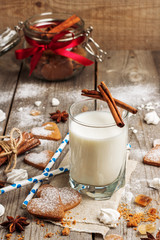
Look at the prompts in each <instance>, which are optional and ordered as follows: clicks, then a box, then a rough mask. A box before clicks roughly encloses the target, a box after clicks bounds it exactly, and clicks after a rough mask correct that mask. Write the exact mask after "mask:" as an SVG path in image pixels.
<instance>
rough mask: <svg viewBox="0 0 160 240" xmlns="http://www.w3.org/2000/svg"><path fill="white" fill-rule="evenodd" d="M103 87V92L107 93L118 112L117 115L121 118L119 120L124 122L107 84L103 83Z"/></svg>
mask: <svg viewBox="0 0 160 240" xmlns="http://www.w3.org/2000/svg"><path fill="white" fill-rule="evenodd" d="M101 86H102V88H103V90H104V91H105V93H106V94H107V96H108V97H109V99H110V101H111V102H112V104H113V106H114V108H115V110H116V112H117V115H118V116H119V119H120V120H121V122H123V120H122V118H121V114H120V113H119V111H118V108H117V106H116V103H115V101H114V99H113V97H112V95H111V93H110V91H109V89H108V88H107V86H106V84H105V83H104V82H101Z"/></svg>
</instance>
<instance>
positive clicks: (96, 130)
mask: <svg viewBox="0 0 160 240" xmlns="http://www.w3.org/2000/svg"><path fill="white" fill-rule="evenodd" d="M120 112H121V114H122V118H123V121H124V123H125V126H124V127H123V128H119V127H117V125H116V123H115V121H114V119H113V116H112V114H111V112H110V110H109V108H108V105H107V103H106V102H103V101H101V100H95V99H89V100H82V101H79V102H76V103H74V104H72V106H71V107H70V110H69V116H70V118H69V134H70V137H69V138H70V140H69V142H70V157H71V162H70V185H71V186H72V188H74V189H76V190H78V191H80V192H82V193H84V194H86V195H88V196H90V197H92V198H95V199H97V200H101V199H109V198H110V197H111V196H112V194H113V193H114V191H116V190H118V189H119V188H121V187H122V186H124V184H125V166H126V145H127V142H128V112H127V111H125V110H122V109H120Z"/></svg>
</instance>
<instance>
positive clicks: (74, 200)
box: [37, 184, 82, 211]
mask: <svg viewBox="0 0 160 240" xmlns="http://www.w3.org/2000/svg"><path fill="white" fill-rule="evenodd" d="M52 188H53V186H52V185H49V184H43V185H42V186H41V187H40V188H39V189H38V191H37V196H38V197H39V196H40V195H41V192H42V190H43V189H48V191H50V189H52ZM58 190H59V194H60V198H61V201H62V204H63V207H64V211H67V210H69V209H72V208H74V207H76V206H77V205H78V204H79V203H80V202H81V200H82V197H81V195H80V193H79V192H77V191H76V190H74V189H72V188H69V187H63V188H58Z"/></svg>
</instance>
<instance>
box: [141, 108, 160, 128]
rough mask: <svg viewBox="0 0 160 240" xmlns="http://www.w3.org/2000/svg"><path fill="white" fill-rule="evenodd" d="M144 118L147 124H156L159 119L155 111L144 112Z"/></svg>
mask: <svg viewBox="0 0 160 240" xmlns="http://www.w3.org/2000/svg"><path fill="white" fill-rule="evenodd" d="M144 120H145V121H146V122H147V124H154V125H157V124H158V123H159V121H160V118H159V117H158V115H157V113H156V112H155V111H152V112H149V113H146V115H145V117H144Z"/></svg>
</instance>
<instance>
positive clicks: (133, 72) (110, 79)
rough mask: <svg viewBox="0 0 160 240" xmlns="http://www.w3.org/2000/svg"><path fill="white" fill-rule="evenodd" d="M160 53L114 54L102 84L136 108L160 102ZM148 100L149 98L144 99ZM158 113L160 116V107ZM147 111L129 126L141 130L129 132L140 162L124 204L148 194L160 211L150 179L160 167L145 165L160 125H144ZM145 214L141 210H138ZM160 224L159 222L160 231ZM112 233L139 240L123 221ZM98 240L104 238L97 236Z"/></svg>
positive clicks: (106, 65)
mask: <svg viewBox="0 0 160 240" xmlns="http://www.w3.org/2000/svg"><path fill="white" fill-rule="evenodd" d="M159 63H160V53H159V52H153V53H152V52H150V51H129V52H126V51H111V52H110V57H109V58H108V59H107V58H106V61H105V62H104V63H103V64H99V66H98V67H99V69H98V79H97V81H98V84H99V83H100V81H102V80H103V81H105V82H106V84H107V85H108V86H109V89H110V90H111V93H112V94H113V96H114V97H115V98H119V99H121V100H122V101H125V102H126V103H129V104H130V105H134V106H135V107H137V106H141V104H144V105H145V104H146V103H148V102H152V103H154V102H159V100H160V98H159V96H160V95H159V93H160V85H159V73H160V71H159V70H160V68H159ZM144 98H145V99H144ZM155 111H156V112H157V114H158V115H160V108H159V107H158V108H156V109H155ZM146 112H147V110H145V109H141V110H139V111H138V114H137V115H136V116H131V117H130V118H129V127H134V128H135V129H137V133H136V134H134V133H133V132H132V130H129V142H130V143H131V146H132V149H131V154H130V159H134V160H136V161H137V162H138V166H137V168H136V170H135V171H134V173H133V174H132V177H131V179H130V182H129V184H128V185H127V186H126V188H125V189H126V197H125V196H124V197H123V201H125V202H127V193H129V194H131V193H132V194H133V196H136V195H138V194H145V195H148V196H150V197H151V198H152V199H153V201H152V206H154V207H156V208H157V209H159V206H158V202H159V196H158V192H157V191H155V190H153V189H151V188H148V183H147V180H149V179H153V178H154V177H159V168H158V167H154V166H149V165H145V164H143V162H142V159H143V156H144V155H145V154H146V153H147V151H149V150H150V149H151V148H152V143H153V139H156V138H159V131H160V125H159V124H158V125H156V126H154V125H147V124H146V123H145V122H144V115H145V113H146ZM129 205H130V206H131V208H132V209H137V206H136V205H135V204H134V203H133V199H132V202H130V203H129ZM138 210H139V211H141V210H142V209H141V208H138ZM159 225H160V223H159V221H157V230H158V227H159ZM109 233H114V234H120V235H122V236H123V237H124V239H133V240H134V239H137V234H136V232H135V231H134V230H133V229H129V228H126V223H125V222H124V221H123V220H121V221H120V224H119V226H118V227H117V228H116V229H113V230H110V231H109ZM95 239H96V240H99V239H102V238H101V236H98V235H96V237H95Z"/></svg>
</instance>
